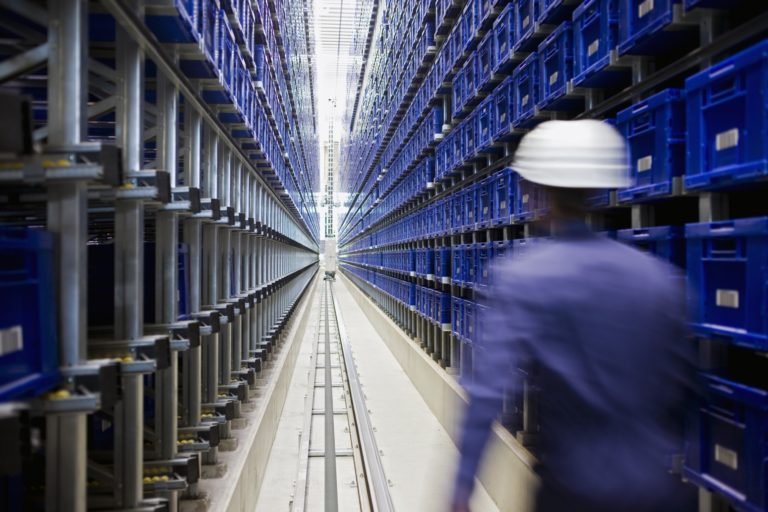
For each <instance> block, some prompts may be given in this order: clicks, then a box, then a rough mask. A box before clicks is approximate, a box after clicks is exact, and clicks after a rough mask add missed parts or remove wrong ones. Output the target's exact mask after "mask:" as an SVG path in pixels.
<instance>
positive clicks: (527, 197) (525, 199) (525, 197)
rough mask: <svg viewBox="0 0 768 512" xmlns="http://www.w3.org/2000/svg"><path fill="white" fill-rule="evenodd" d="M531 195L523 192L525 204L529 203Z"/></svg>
mask: <svg viewBox="0 0 768 512" xmlns="http://www.w3.org/2000/svg"><path fill="white" fill-rule="evenodd" d="M528 199H529V196H528V194H523V204H528Z"/></svg>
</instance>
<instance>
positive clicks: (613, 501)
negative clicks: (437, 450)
mask: <svg viewBox="0 0 768 512" xmlns="http://www.w3.org/2000/svg"><path fill="white" fill-rule="evenodd" d="M627 160H628V157H627V149H626V144H625V142H624V139H623V137H622V136H621V135H620V134H619V133H618V132H617V131H616V130H615V129H614V128H613V127H611V126H610V125H608V124H606V123H602V122H599V121H593V120H589V121H551V122H547V123H543V124H542V125H540V126H539V127H537V128H536V129H535V130H533V131H532V132H531V133H529V134H528V135H527V136H526V137H525V138H524V139H523V140H522V141H521V144H520V147H519V148H518V151H517V153H516V155H515V163H514V164H513V168H514V170H515V171H517V172H518V173H519V174H520V175H521V176H522V177H523V178H524V179H526V180H528V181H530V182H533V183H537V184H539V185H542V186H544V188H545V190H546V193H547V196H548V200H549V211H550V213H549V216H550V219H549V220H550V223H551V235H552V237H551V239H549V240H547V241H546V242H544V243H541V244H536V245H534V246H533V247H532V248H531V249H529V252H528V253H527V254H526V255H525V256H524V257H513V258H505V259H503V260H501V261H500V262H497V263H495V265H494V267H493V269H492V275H491V281H490V282H491V283H492V285H491V286H490V287H489V291H488V292H487V294H486V295H485V296H484V297H481V302H482V303H483V304H484V305H485V306H487V308H484V310H483V312H482V313H481V316H480V318H479V321H478V332H479V339H478V341H477V343H476V346H475V351H474V354H475V356H474V357H475V363H474V377H473V378H471V379H469V380H470V382H467V383H466V388H467V392H468V394H469V406H468V409H467V411H466V413H465V414H466V415H465V419H464V426H463V433H462V438H461V443H460V451H461V459H460V465H459V470H458V476H457V481H456V484H455V485H456V486H455V491H454V498H453V510H454V511H455V512H460V511H461V512H463V511H467V510H469V505H468V500H469V497H470V495H471V493H472V489H473V485H474V477H475V474H476V472H477V469H478V466H479V463H480V459H481V456H482V453H483V450H484V448H485V445H486V443H487V440H488V437H489V435H490V429H491V425H492V423H493V421H494V420H495V418H496V417H497V415H498V413H499V412H500V410H501V407H502V401H503V396H504V392H505V390H510V389H512V388H513V387H514V382H515V373H516V372H517V371H518V370H517V368H531V369H533V372H534V375H535V377H534V380H533V383H534V385H535V386H536V388H537V389H538V392H537V394H536V397H537V399H538V411H539V412H538V416H539V427H540V428H539V431H538V432H537V436H536V443H535V446H536V454H537V459H538V464H537V466H536V467H535V468H534V471H535V472H536V474H537V475H538V476H539V479H540V482H541V487H540V489H539V491H538V494H537V497H536V500H535V510H536V512H603V511H605V512H609V511H610V512H657V511H674V512H680V511H682V510H684V508H681V507H684V505H682V500H684V499H686V497H687V494H686V493H685V492H683V485H682V484H681V483H680V478H679V476H675V475H671V474H670V472H669V468H670V467H671V464H670V459H671V456H672V455H673V454H676V453H680V451H681V448H682V445H681V438H680V426H681V424H682V416H683V414H682V411H683V410H684V406H683V403H684V401H685V400H686V397H687V394H688V393H690V392H691V391H692V390H693V389H694V387H693V382H694V375H695V370H694V367H693V366H692V359H691V357H690V354H689V353H688V350H689V347H690V342H689V340H688V339H687V333H686V328H685V315H684V304H683V290H682V289H679V288H682V287H681V286H678V285H679V283H681V282H682V281H681V280H680V279H674V278H673V277H672V274H673V272H674V270H673V268H672V267H671V266H669V265H667V264H665V263H663V262H661V261H659V260H657V259H655V258H654V257H652V256H650V255H648V254H646V253H643V252H640V251H638V250H635V249H633V248H631V247H629V246H626V245H623V244H620V243H618V242H614V241H612V240H610V239H608V238H606V237H603V236H600V235H597V234H594V233H592V232H591V231H590V230H589V229H588V227H587V224H586V222H585V218H586V213H587V209H588V208H587V199H588V197H589V195H590V194H593V193H594V191H595V189H601V188H611V189H612V188H621V187H625V186H628V185H629V179H628V167H627ZM513 256H514V255H513ZM682 494H686V496H685V497H684V496H682ZM510 512H518V511H510ZM521 512H522V511H521Z"/></svg>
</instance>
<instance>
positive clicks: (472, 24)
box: [459, 0, 479, 52]
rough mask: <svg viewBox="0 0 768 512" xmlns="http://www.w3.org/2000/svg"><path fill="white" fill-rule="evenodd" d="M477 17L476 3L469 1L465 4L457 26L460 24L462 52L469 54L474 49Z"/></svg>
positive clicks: (473, 0)
mask: <svg viewBox="0 0 768 512" xmlns="http://www.w3.org/2000/svg"><path fill="white" fill-rule="evenodd" d="M478 21H479V20H478V17H477V3H476V2H475V0H470V1H468V2H466V3H465V5H464V11H463V12H462V13H461V17H460V18H459V24H461V34H462V41H463V48H462V49H463V51H464V52H469V51H472V50H473V49H474V48H475V45H476V43H477V39H476V38H475V35H476V33H477V27H478Z"/></svg>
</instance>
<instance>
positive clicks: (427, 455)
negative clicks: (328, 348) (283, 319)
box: [256, 280, 498, 512]
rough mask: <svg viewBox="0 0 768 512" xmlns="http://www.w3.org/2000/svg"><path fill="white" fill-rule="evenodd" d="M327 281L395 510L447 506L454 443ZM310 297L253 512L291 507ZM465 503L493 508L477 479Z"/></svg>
mask: <svg viewBox="0 0 768 512" xmlns="http://www.w3.org/2000/svg"><path fill="white" fill-rule="evenodd" d="M334 286H335V292H336V297H337V300H338V301H339V306H340V310H341V311H342V315H343V317H342V319H341V321H342V322H343V323H344V325H345V326H346V331H347V335H348V336H349V338H350V343H351V345H352V351H353V355H354V358H355V361H356V364H357V368H358V373H359V375H360V381H361V383H362V386H363V392H364V394H365V396H366V400H367V404H368V408H369V410H370V416H371V421H372V423H373V426H374V428H375V431H376V439H377V442H378V446H379V449H380V451H381V453H382V462H383V465H384V470H385V472H386V475H387V478H388V480H389V481H390V493H391V495H392V499H393V502H394V504H395V508H396V510H399V511H404V512H409V511H413V510H419V511H424V512H431V511H440V512H443V511H445V510H448V500H449V498H450V495H451V490H452V483H453V477H454V471H455V467H456V460H457V457H458V451H457V449H456V447H455V445H454V444H453V442H452V441H451V438H450V437H449V435H448V433H447V432H446V431H445V430H444V429H443V428H442V426H441V425H440V423H439V422H438V420H437V419H436V418H435V417H434V416H433V415H432V413H431V412H430V410H429V408H428V406H427V404H426V403H425V402H424V400H423V399H422V398H421V395H419V393H418V391H417V390H416V388H415V387H414V386H413V384H412V383H411V381H410V380H409V378H408V376H407V375H406V374H405V372H403V370H402V369H401V368H400V366H399V365H398V363H397V360H396V359H395V358H394V357H393V356H392V354H391V353H390V351H389V350H388V348H387V347H386V345H385V344H384V342H383V341H382V339H381V337H380V336H379V334H377V332H376V330H375V329H374V328H373V326H371V324H370V323H369V321H368V319H367V318H366V316H365V314H364V313H363V311H362V310H361V309H360V307H359V306H358V304H357V302H355V300H354V298H353V297H352V295H351V294H350V292H349V290H348V289H347V288H346V285H345V283H344V282H343V281H340V280H339V281H337V282H336V284H335V285H334ZM315 302H316V304H315V305H313V307H312V310H311V312H310V313H309V314H311V315H313V317H312V318H310V320H309V325H308V328H307V333H306V336H305V337H304V340H303V341H302V346H301V347H300V349H299V350H300V353H299V356H298V361H297V363H296V369H295V372H294V375H293V378H292V381H291V385H290V388H289V390H288V398H287V400H286V403H285V406H284V409H283V413H282V417H281V418H280V424H279V426H278V432H277V436H276V438H275V443H274V445H273V446H272V452H271V453H270V458H269V462H268V465H267V470H266V474H265V477H264V483H263V485H262V488H261V494H260V496H259V501H258V505H257V507H256V510H257V511H259V512H261V511H264V512H282V511H288V510H290V500H291V496H292V495H293V492H294V485H295V484H294V483H295V481H296V477H297V472H298V467H299V461H298V456H299V434H300V432H301V429H302V426H303V421H304V411H305V406H306V404H305V397H306V396H308V393H309V391H310V388H309V381H308V375H309V371H310V369H311V365H312V364H314V362H313V361H312V360H311V354H312V345H313V342H314V340H316V339H317V338H316V337H317V325H318V317H317V315H318V313H319V300H316V301H315ZM310 405H311V404H310ZM339 484H340V485H344V484H345V483H344V482H341V481H340V482H339ZM307 510H322V503H308V506H307ZM472 510H473V511H475V512H492V511H497V510H498V508H497V507H496V506H495V505H494V503H493V501H492V500H491V498H490V497H489V496H488V494H487V493H486V492H485V489H483V488H482V486H480V484H479V483H478V489H477V492H475V495H474V497H473V503H472Z"/></svg>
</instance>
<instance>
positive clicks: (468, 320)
mask: <svg viewBox="0 0 768 512" xmlns="http://www.w3.org/2000/svg"><path fill="white" fill-rule="evenodd" d="M477 308H478V306H477V303H476V302H473V301H471V300H467V301H464V326H463V327H464V329H463V331H464V341H466V342H468V343H474V342H475V341H477Z"/></svg>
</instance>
